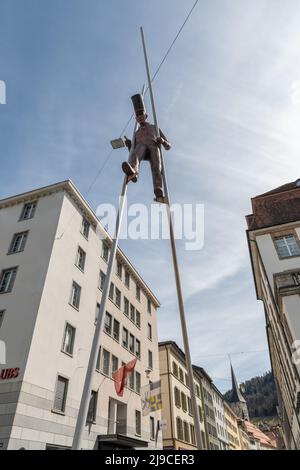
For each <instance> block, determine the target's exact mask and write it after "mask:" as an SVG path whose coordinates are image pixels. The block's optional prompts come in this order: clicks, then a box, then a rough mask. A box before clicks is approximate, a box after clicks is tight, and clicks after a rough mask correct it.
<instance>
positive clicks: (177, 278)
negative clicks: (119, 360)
mask: <svg viewBox="0 0 300 470" xmlns="http://www.w3.org/2000/svg"><path fill="white" fill-rule="evenodd" d="M141 37H142V43H143V51H144V58H145V65H146V72H147V78H148V88H149V92H150V100H151V106H152V114H153V120H154V125H155V128H156V135H157V137H159V135H160V133H159V127H158V123H157V116H156V109H155V103H154V97H153V89H152V82H151V75H150V67H149V61H148V56H147V49H146V43H145V37H144V31H143V28H142V27H141ZM160 153H161V163H162V175H163V184H164V191H165V199H166V206H167V214H168V220H169V227H170V240H171V249H172V257H173V266H174V272H175V281H176V289H177V298H178V305H179V313H180V321H181V329H182V337H183V344H184V352H185V360H186V367H187V371H188V377H189V386H190V393H191V403H192V410H193V416H194V426H195V437H196V445H197V448H198V450H201V449H202V448H203V446H202V439H201V430H200V416H199V411H198V406H197V401H196V393H195V384H194V374H193V367H192V361H191V353H190V346H189V338H188V331H187V326H186V319H185V312H184V304H183V296H182V289H181V281H180V274H179V266H178V260H177V253H176V244H175V237H174V229H173V220H172V214H171V209H170V197H169V190H168V184H167V177H166V171H165V164H164V157H163V153H162V151H161V148H160Z"/></svg>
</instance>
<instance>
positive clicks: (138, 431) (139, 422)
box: [135, 410, 142, 436]
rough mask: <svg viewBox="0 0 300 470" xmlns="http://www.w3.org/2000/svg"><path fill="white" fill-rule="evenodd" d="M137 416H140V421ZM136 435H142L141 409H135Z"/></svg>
mask: <svg viewBox="0 0 300 470" xmlns="http://www.w3.org/2000/svg"><path fill="white" fill-rule="evenodd" d="M137 417H138V421H137ZM137 424H138V425H137ZM135 435H136V436H141V435H142V413H141V412H140V410H135Z"/></svg>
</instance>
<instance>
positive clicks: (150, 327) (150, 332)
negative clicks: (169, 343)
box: [148, 323, 152, 341]
mask: <svg viewBox="0 0 300 470" xmlns="http://www.w3.org/2000/svg"><path fill="white" fill-rule="evenodd" d="M148 339H150V341H152V326H151V324H150V323H148Z"/></svg>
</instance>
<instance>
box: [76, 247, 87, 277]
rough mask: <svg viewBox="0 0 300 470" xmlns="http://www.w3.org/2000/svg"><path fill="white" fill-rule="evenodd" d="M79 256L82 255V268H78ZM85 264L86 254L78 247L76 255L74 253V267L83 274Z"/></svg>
mask: <svg viewBox="0 0 300 470" xmlns="http://www.w3.org/2000/svg"><path fill="white" fill-rule="evenodd" d="M80 255H83V266H80V264H79V260H80ZM85 262H86V252H85V251H84V250H83V249H82V248H81V246H80V245H78V247H77V253H76V261H75V266H76V267H77V268H78V269H80V271H81V272H83V273H84V269H85Z"/></svg>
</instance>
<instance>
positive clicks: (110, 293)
mask: <svg viewBox="0 0 300 470" xmlns="http://www.w3.org/2000/svg"><path fill="white" fill-rule="evenodd" d="M114 292H115V286H114V284H113V283H112V282H111V283H110V287H109V295H108V296H109V298H110V300H112V301H114Z"/></svg>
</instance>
